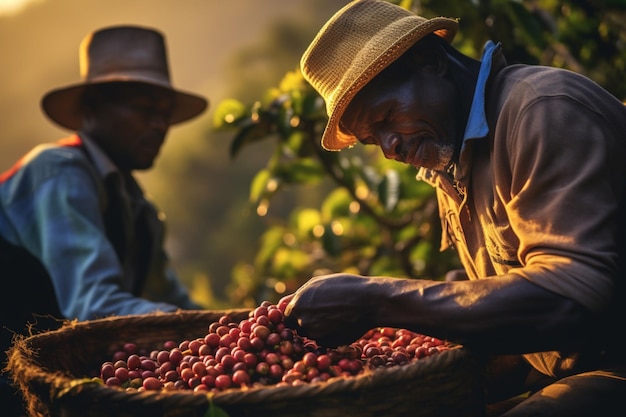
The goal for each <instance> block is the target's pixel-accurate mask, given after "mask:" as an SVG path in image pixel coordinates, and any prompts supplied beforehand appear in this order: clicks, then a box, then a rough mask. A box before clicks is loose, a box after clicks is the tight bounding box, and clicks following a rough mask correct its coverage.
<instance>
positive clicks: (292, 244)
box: [0, 0, 626, 308]
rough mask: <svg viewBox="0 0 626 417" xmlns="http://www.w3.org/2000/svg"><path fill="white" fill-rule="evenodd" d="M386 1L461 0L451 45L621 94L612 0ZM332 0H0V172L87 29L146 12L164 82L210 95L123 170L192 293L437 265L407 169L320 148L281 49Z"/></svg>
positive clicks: (266, 290)
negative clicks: (139, 165)
mask: <svg viewBox="0 0 626 417" xmlns="http://www.w3.org/2000/svg"><path fill="white" fill-rule="evenodd" d="M390 1H393V0H390ZM393 2H395V3H398V4H401V5H402V6H403V7H406V8H411V9H412V10H413V11H415V12H416V13H418V14H421V15H422V16H425V17H433V16H437V15H442V16H448V17H460V18H461V20H460V23H459V24H460V31H459V34H458V35H457V37H456V38H455V40H454V45H455V46H456V47H457V48H459V49H460V50H462V51H463V52H464V53H466V54H468V55H469V56H473V57H475V58H480V54H481V50H482V47H483V45H484V43H485V41H486V40H488V39H491V40H494V41H497V42H501V43H502V44H503V50H504V53H505V56H506V57H507V59H508V60H509V62H511V63H529V64H542V65H550V66H556V67H562V68H566V69H569V70H572V71H576V72H580V73H583V74H585V75H587V76H589V77H590V78H592V79H593V80H595V81H596V82H598V83H599V84H601V85H602V86H603V87H605V88H606V89H607V90H609V91H610V92H611V93H613V94H614V95H615V96H616V97H617V98H618V99H620V100H622V101H625V100H626V0H565V1H557V0H498V1H493V0H471V1H468V0H447V1H441V0H413V1H411V0H395V1H393ZM347 3H348V1H347V0H289V1H281V0H231V1H223V0H177V1H176V0H0V57H1V60H2V65H0V77H1V81H0V115H1V116H0V117H1V123H0V138H1V139H0V140H1V142H0V172H2V171H4V170H6V169H8V168H10V166H11V165H12V164H13V163H14V162H15V161H16V160H17V159H18V158H19V157H20V156H21V155H23V154H24V153H25V152H27V151H28V150H29V149H30V148H31V147H32V146H34V145H36V144H38V143H42V142H49V141H53V140H56V139H58V138H61V137H63V136H66V135H68V134H69V132H66V131H63V130H61V129H60V128H58V127H57V126H55V125H53V124H52V123H51V122H50V121H48V120H47V119H46V117H45V116H44V115H43V113H42V112H41V110H40V107H39V101H40V99H41V97H42V95H43V94H44V93H45V92H47V91H48V90H50V89H53V88H57V87H60V86H64V85H67V84H72V83H75V82H78V81H79V74H78V46H79V43H80V42H81V40H82V39H83V37H84V36H85V35H86V34H87V33H89V32H91V31H92V30H94V29H97V28H100V27H103V26H108V25H114V24H121V23H131V24H140V25H147V26H152V27H155V28H157V29H160V30H161V31H162V32H163V33H164V34H165V35H166V41H167V44H168V52H169V60H170V71H171V74H172V78H173V83H174V85H175V86H176V87H178V88H180V89H184V90H188V91H193V92H196V93H200V94H203V95H205V96H207V97H208V98H209V100H210V102H211V104H210V108H209V110H208V111H207V112H206V113H205V114H204V115H203V116H202V117H200V118H197V119H194V120H192V121H190V122H187V123H185V124H182V125H177V126H176V127H174V128H172V130H171V131H170V135H169V139H168V141H167V142H166V143H165V145H164V147H163V148H162V152H161V155H160V156H159V159H158V160H157V162H156V165H155V166H154V168H153V169H152V170H150V171H148V172H143V173H139V174H138V179H139V180H140V182H141V184H142V185H143V186H144V189H145V191H146V192H147V194H148V195H149V197H150V198H151V199H152V200H153V201H154V202H155V203H156V204H157V206H158V207H160V208H161V209H162V210H163V211H164V212H165V214H166V215H167V226H168V240H167V247H168V250H169V253H170V256H171V259H172V262H173V265H174V267H175V268H176V270H177V271H178V273H179V275H180V276H181V278H182V279H183V281H184V282H185V283H186V284H187V285H188V286H189V287H190V289H191V292H192V295H193V297H194V298H195V299H196V300H197V301H199V302H200V303H202V304H204V305H205V306H207V307H209V308H224V307H238V306H246V307H254V306H256V305H258V303H259V302H260V301H262V300H266V299H268V300H270V301H276V300H277V298H278V297H280V296H281V295H282V294H284V293H286V292H290V291H292V290H294V289H295V288H297V286H299V285H301V284H302V283H303V282H305V281H306V280H307V279H308V278H309V277H311V276H312V275H315V274H318V273H328V272H339V271H349V272H354V273H361V274H370V275H391V276H404V277H410V278H416V279H419V278H430V279H441V278H442V277H443V275H444V274H445V272H446V271H447V270H449V269H452V268H455V267H459V264H458V260H457V259H456V255H455V254H454V253H453V252H451V253H440V252H439V240H440V236H441V231H440V229H439V228H438V227H439V220H438V214H437V210H436V202H435V197H434V193H433V190H432V189H431V188H430V187H429V186H425V184H423V183H419V182H417V181H415V169H414V168H412V167H408V166H405V165H403V164H399V163H396V162H394V161H387V160H385V159H384V158H382V157H381V155H380V154H378V153H374V152H370V151H369V149H366V147H358V146H357V147H355V148H353V149H349V150H345V151H342V152H324V151H322V150H321V148H320V147H319V143H318V142H319V137H320V133H321V129H323V127H324V125H325V121H326V115H325V111H324V106H323V102H322V101H321V100H320V97H319V96H318V95H317V94H316V93H315V92H314V91H313V90H312V89H311V87H310V86H308V84H306V83H305V82H304V81H303V79H302V77H301V74H300V73H299V70H298V64H299V59H300V56H301V55H302V53H303V52H304V50H305V49H306V47H307V45H308V44H309V42H310V41H311V40H312V38H313V37H314V35H315V34H316V33H317V31H318V30H319V28H320V27H321V26H322V25H323V24H324V23H325V22H326V20H327V19H328V18H329V17H330V16H332V15H333V14H334V13H335V11H337V10H338V9H339V8H341V7H342V6H344V5H345V4H347ZM372 151H375V149H374V150H372Z"/></svg>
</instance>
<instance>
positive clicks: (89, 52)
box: [79, 26, 171, 87]
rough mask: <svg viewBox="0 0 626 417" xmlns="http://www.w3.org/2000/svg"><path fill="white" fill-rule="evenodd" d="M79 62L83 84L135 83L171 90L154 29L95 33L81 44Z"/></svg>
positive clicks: (114, 29)
mask: <svg viewBox="0 0 626 417" xmlns="http://www.w3.org/2000/svg"><path fill="white" fill-rule="evenodd" d="M79 62H80V75H81V78H82V79H83V80H84V81H87V82H102V81H108V80H119V81H124V80H127V81H130V80H136V81H144V82H149V83H156V84H159V85H162V86H164V87H171V82H170V75H169V68H168V61H167V52H166V48H165V40H164V37H163V35H162V34H161V33H159V32H158V31H156V30H154V29H148V28H142V27H137V26H116V27H109V28H105V29H101V30H99V31H96V32H94V33H92V34H90V35H88V36H87V37H85V39H84V40H83V42H82V43H81V46H80V49H79Z"/></svg>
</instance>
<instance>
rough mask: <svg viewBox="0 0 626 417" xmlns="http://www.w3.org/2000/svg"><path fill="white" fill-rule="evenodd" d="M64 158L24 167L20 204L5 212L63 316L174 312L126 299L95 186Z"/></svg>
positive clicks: (85, 171)
mask: <svg viewBox="0 0 626 417" xmlns="http://www.w3.org/2000/svg"><path fill="white" fill-rule="evenodd" d="M66 154H67V153H58V154H57V153H53V152H46V153H44V154H42V155H39V156H38V157H37V159H36V160H34V161H32V162H31V164H29V166H28V167H25V168H24V170H23V172H21V173H20V174H19V175H21V182H20V185H19V187H20V189H21V192H22V193H23V194H22V198H20V199H19V200H15V201H14V202H13V204H12V205H11V206H10V207H9V208H8V209H7V210H8V211H10V212H12V213H13V215H12V217H13V218H14V222H15V226H16V233H17V234H18V238H19V240H20V243H21V244H22V245H24V246H25V247H26V248H27V249H28V250H29V251H30V252H31V253H32V254H33V255H34V256H36V257H37V258H39V259H40V260H41V262H42V263H43V265H44V266H45V267H46V269H47V270H48V273H49V275H50V277H51V280H52V283H53V286H54V290H55V294H56V298H57V301H58V303H59V307H60V309H61V312H62V313H63V315H64V316H65V317H66V318H78V319H79V320H90V319H94V318H97V317H103V316H108V315H123V314H142V313H148V312H153V311H156V310H162V311H174V310H176V309H177V307H176V306H174V305H172V304H167V303H157V302H149V301H147V300H145V299H141V298H138V297H134V296H133V295H132V294H131V291H132V282H129V279H128V278H127V277H125V276H124V275H123V271H122V267H121V265H120V263H119V261H118V259H117V256H116V254H115V251H114V249H113V247H112V245H111V243H110V242H109V241H108V239H107V237H106V235H105V231H104V225H103V221H102V217H101V208H100V205H99V204H100V203H99V198H98V187H99V185H98V184H99V183H98V180H97V178H96V177H95V175H94V174H93V172H92V170H91V169H90V167H89V166H88V165H87V163H86V162H85V161H84V160H83V159H82V158H80V157H76V155H74V156H73V157H66ZM9 215H10V216H11V213H9Z"/></svg>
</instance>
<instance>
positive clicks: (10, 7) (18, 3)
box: [0, 0, 43, 16]
mask: <svg viewBox="0 0 626 417" xmlns="http://www.w3.org/2000/svg"><path fill="white" fill-rule="evenodd" d="M42 1H43V0H0V16H3V15H15V14H17V13H19V12H21V11H22V10H23V9H24V8H25V7H26V6H28V5H29V4H31V3H37V2H42Z"/></svg>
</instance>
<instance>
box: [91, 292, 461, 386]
mask: <svg viewBox="0 0 626 417" xmlns="http://www.w3.org/2000/svg"><path fill="white" fill-rule="evenodd" d="M283 309H284V306H280V307H279V306H278V305H275V304H272V303H270V302H268V301H264V302H263V303H261V304H260V305H259V306H258V307H257V308H255V309H254V310H252V311H251V312H250V313H249V317H248V318H247V319H244V320H242V321H241V322H234V321H233V320H231V318H230V317H229V316H228V315H224V316H222V317H220V318H219V320H218V321H216V322H213V323H211V324H209V325H208V333H207V334H206V335H204V336H203V337H199V338H196V339H192V340H184V341H182V342H176V341H165V342H164V343H163V346H162V348H161V349H156V350H153V351H149V352H148V351H146V350H144V349H139V348H138V347H137V345H136V344H135V343H130V342H129V343H126V344H124V345H123V346H122V347H121V348H120V349H119V350H118V351H116V352H115V353H114V354H113V357H112V360H110V361H107V362H104V363H103V364H102V365H101V367H100V370H99V378H100V379H101V380H102V382H103V383H104V384H106V385H107V386H110V387H119V388H122V389H127V390H193V391H194V392H209V391H214V392H217V391H223V390H225V389H228V388H242V387H254V386H267V385H299V384H308V383H313V382H319V381H327V380H329V379H330V378H334V377H350V376H354V375H358V374H359V373H362V372H366V371H367V370H371V369H374V368H378V367H393V366H401V365H403V364H406V363H409V362H411V361H415V360H419V359H421V358H424V357H427V356H430V355H434V354H437V353H439V352H441V351H443V350H446V349H449V348H450V347H451V345H450V344H449V343H446V342H444V341H443V340H440V339H436V338H433V337H430V336H425V335H422V334H418V333H415V332H412V331H409V330H406V329H396V328H391V327H383V328H376V329H372V330H370V331H368V332H367V333H366V334H364V335H363V336H362V337H361V338H359V339H358V340H357V341H355V342H353V343H351V344H350V345H345V346H340V347H337V348H334V349H328V348H321V347H320V346H318V344H317V343H316V342H315V341H314V340H311V339H308V338H306V337H302V336H300V335H298V334H297V332H296V331H294V330H292V329H290V328H288V327H286V326H285V324H284V320H283Z"/></svg>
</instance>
